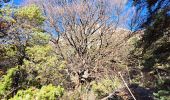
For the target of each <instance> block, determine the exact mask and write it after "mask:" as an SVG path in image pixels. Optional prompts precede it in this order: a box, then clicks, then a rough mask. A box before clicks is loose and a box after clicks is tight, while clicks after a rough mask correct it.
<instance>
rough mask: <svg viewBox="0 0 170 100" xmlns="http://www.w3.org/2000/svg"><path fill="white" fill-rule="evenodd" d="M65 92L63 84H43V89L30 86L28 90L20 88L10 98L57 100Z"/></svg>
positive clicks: (17, 99) (18, 99)
mask: <svg viewBox="0 0 170 100" xmlns="http://www.w3.org/2000/svg"><path fill="white" fill-rule="evenodd" d="M63 93H64V88H62V87H61V86H57V87H56V86H53V85H51V84H50V85H48V86H43V87H42V88H41V89H37V88H34V87H32V88H29V89H27V90H20V91H18V93H17V94H16V95H15V96H14V97H13V98H11V99H10V100H56V99H57V98H60V97H61V96H62V95H63Z"/></svg>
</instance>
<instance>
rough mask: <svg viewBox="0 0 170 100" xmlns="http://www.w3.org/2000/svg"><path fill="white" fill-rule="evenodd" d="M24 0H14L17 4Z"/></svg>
mask: <svg viewBox="0 0 170 100" xmlns="http://www.w3.org/2000/svg"><path fill="white" fill-rule="evenodd" d="M22 1H23V0H14V3H15V4H16V5H19V4H20V3H21V2H22Z"/></svg>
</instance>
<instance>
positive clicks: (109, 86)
mask: <svg viewBox="0 0 170 100" xmlns="http://www.w3.org/2000/svg"><path fill="white" fill-rule="evenodd" d="M120 86H121V82H120V80H119V79H118V78H114V80H111V79H102V80H101V81H99V82H94V83H93V84H92V90H93V91H94V93H95V94H96V95H97V97H98V98H101V97H104V96H106V95H108V94H109V93H111V92H113V91H114V90H115V89H117V88H119V87H120Z"/></svg>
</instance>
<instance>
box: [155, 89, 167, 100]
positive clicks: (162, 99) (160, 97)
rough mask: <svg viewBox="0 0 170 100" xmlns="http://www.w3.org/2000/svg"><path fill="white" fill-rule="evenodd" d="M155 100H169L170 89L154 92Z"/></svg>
mask: <svg viewBox="0 0 170 100" xmlns="http://www.w3.org/2000/svg"><path fill="white" fill-rule="evenodd" d="M154 96H155V100H169V98H170V91H167V90H160V91H158V92H157V93H154Z"/></svg>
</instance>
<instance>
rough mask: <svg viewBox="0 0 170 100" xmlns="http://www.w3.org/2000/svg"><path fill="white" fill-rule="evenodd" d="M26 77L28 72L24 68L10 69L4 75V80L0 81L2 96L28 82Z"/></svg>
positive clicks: (0, 93)
mask: <svg viewBox="0 0 170 100" xmlns="http://www.w3.org/2000/svg"><path fill="white" fill-rule="evenodd" d="M25 78H26V73H25V72H24V70H19V68H18V67H15V68H11V69H9V70H8V72H7V74H6V75H4V76H3V77H2V80H1V81H0V84H1V85H0V96H1V98H2V97H3V96H5V95H7V94H8V93H10V92H11V91H12V90H15V89H16V88H18V87H20V86H22V84H23V83H24V82H26V81H25ZM16 91H17V89H16ZM14 92H15V91H14ZM11 94H12V92H11ZM9 95H10V94H9ZM7 96H8V95H7Z"/></svg>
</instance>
